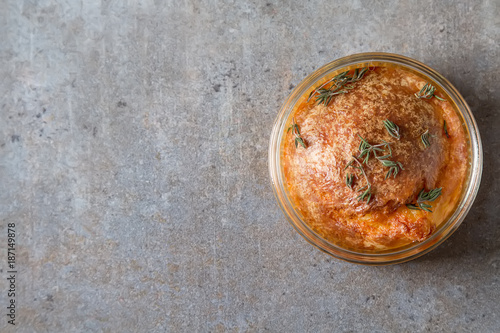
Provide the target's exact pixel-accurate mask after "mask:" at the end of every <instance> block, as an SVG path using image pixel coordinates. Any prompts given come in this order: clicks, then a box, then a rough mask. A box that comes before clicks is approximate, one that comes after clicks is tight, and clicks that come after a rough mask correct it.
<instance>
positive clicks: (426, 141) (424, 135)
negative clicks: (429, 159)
mask: <svg viewBox="0 0 500 333" xmlns="http://www.w3.org/2000/svg"><path fill="white" fill-rule="evenodd" d="M420 138H421V139H422V143H423V144H424V148H427V147H430V145H431V143H430V142H429V130H426V131H425V132H424V133H422V135H421V136H420Z"/></svg>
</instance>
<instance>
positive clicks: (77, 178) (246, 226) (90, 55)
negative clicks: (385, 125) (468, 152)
mask: <svg viewBox="0 0 500 333" xmlns="http://www.w3.org/2000/svg"><path fill="white" fill-rule="evenodd" d="M499 17H500V4H499V1H497V0H490V1H467V0H461V1H419V2H418V3H417V2H416V1H415V2H409V1H408V2H407V1H387V2H383V1H297V2H288V1H275V0H269V1H268V2H259V1H226V2H218V1H166V2H162V1H157V0H155V1H153V0H143V1H104V0H103V1H91V0H88V1H87V0H85V1H55V0H44V1H27V0H26V1H23V0H10V1H9V0H3V1H1V4H0V31H2V34H1V37H0V60H1V62H0V71H1V77H2V80H1V81H0V98H1V102H0V106H1V114H0V189H1V190H0V227H1V228H0V230H1V233H0V244H2V245H1V248H2V256H1V259H0V267H1V269H2V270H1V271H0V274H1V278H0V290H1V295H0V309H3V310H0V313H1V316H0V318H1V319H0V331H2V332H13V331H16V329H17V331H18V332H35V331H36V332H141V331H142V332H164V331H168V332H260V331H271V332H425V331H430V332H499V331H500V319H499V314H500V303H499V299H500V285H499V282H500V281H499V274H500V229H499V223H498V222H499V216H500V205H499V200H498V197H499V195H500V181H499V177H498V170H499V169H500V157H499V153H498V152H499V151H500V139H499V137H500V136H499V134H498V130H499V128H500V121H499V119H500V117H499V116H500V112H499V108H500V97H499V96H500V95H499V94H498V91H499V90H500V81H499V80H498V78H499V77H500V67H499V58H500V53H499V50H500V47H499V41H500V19H499ZM365 51H387V52H395V53H400V54H404V55H407V56H410V57H413V58H416V59H418V60H420V61H422V62H424V63H427V64H428V65H430V66H432V67H434V68H436V69H437V70H438V71H439V72H441V73H442V74H443V75H445V76H446V77H447V78H449V79H450V81H452V82H453V83H454V84H455V85H456V86H457V88H458V89H459V90H460V91H461V92H462V93H463V95H464V96H465V98H466V99H467V101H468V103H469V104H470V106H471V108H472V110H473V112H474V114H475V116H476V119H477V121H478V124H479V127H480V130H481V135H482V138H483V143H484V151H485V156H484V161H485V164H484V174H483V182H482V186H481V189H480V192H479V195H478V198H477V201H476V203H475V205H474V207H473V208H472V210H471V212H470V214H469V216H468V217H467V219H466V220H465V222H464V224H463V225H462V226H461V227H460V228H459V230H458V231H457V232H456V233H455V234H454V235H453V236H452V237H451V238H450V239H449V240H448V241H447V242H445V244H443V245H442V246H440V247H439V248H438V249H436V250H435V251H433V252H432V253H430V254H428V255H426V256H424V257H422V258H420V259H418V260H415V261H413V262H409V263H406V264H402V265H396V266H389V267H363V266H357V265H353V264H349V263H344V262H341V261H338V260H335V259H333V258H331V257H329V256H328V255H326V254H324V253H322V252H320V251H318V250H317V249H315V248H314V247H312V246H311V245H309V244H308V243H307V242H306V241H304V240H303V239H302V238H301V237H300V236H299V235H298V234H296V232H295V231H294V230H293V229H292V227H291V226H290V225H289V224H288V223H287V221H286V220H285V218H284V216H283V215H282V213H281V211H280V210H279V208H278V206H277V204H276V203H275V200H274V197H273V194H272V191H271V187H270V185H269V179H268V172H267V146H268V138H269V135H270V130H271V127H272V124H273V121H274V118H275V116H276V114H277V111H278V109H279V106H280V104H281V103H282V102H283V101H284V99H285V97H286V96H287V94H288V93H289V92H290V91H291V89H292V88H293V87H294V85H297V84H298V83H299V82H300V81H301V80H302V79H303V78H304V77H305V76H306V75H307V74H308V73H310V72H311V71H312V70H314V69H316V68H317V67H319V66H321V65H323V64H324V63H327V62H329V61H331V60H333V59H335V58H338V57H341V56H345V55H348V54H352V53H356V52H365ZM7 223H15V224H16V231H17V252H16V253H17V268H18V277H17V280H16V283H17V284H16V288H17V290H16V292H17V294H16V301H17V317H16V322H17V326H16V327H15V328H13V327H11V325H9V324H7V318H6V316H5V314H6V313H7V310H6V306H7V302H8V297H7V292H6V290H7V289H8V282H7V280H6V279H7V270H8V268H7V259H6V250H5V249H6V244H7Z"/></svg>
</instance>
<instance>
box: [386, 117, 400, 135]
mask: <svg viewBox="0 0 500 333" xmlns="http://www.w3.org/2000/svg"><path fill="white" fill-rule="evenodd" d="M383 123H384V126H385V129H386V130H387V132H389V135H390V136H392V137H394V138H396V139H398V140H399V139H400V138H401V135H400V134H399V126H398V125H396V124H394V123H393V122H392V121H390V120H389V119H386V120H384V121H383Z"/></svg>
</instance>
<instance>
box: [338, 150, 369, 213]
mask: <svg viewBox="0 0 500 333" xmlns="http://www.w3.org/2000/svg"><path fill="white" fill-rule="evenodd" d="M354 162H356V163H358V166H354V165H352V164H353V163H354ZM350 166H352V167H353V168H355V169H358V170H359V171H361V173H362V174H363V176H365V180H366V185H365V186H363V187H362V188H360V189H359V190H358V192H361V191H363V193H361V194H360V195H358V196H357V197H356V198H357V199H358V201H361V200H362V201H364V200H365V199H366V204H369V203H370V200H371V198H372V193H371V191H372V184H370V181H369V180H368V177H367V176H366V173H365V169H364V168H363V164H362V163H361V162H360V161H358V159H357V158H356V157H355V156H354V155H353V156H352V159H351V160H350V161H349V163H347V165H346V166H345V168H344V170H345V169H347V168H348V167H350ZM348 175H349V174H348ZM351 177H352V176H351ZM351 180H352V178H351ZM346 183H347V176H346ZM351 185H352V181H351ZM348 186H349V185H348ZM349 187H350V188H351V189H352V187H351V186H349Z"/></svg>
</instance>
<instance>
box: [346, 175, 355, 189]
mask: <svg viewBox="0 0 500 333" xmlns="http://www.w3.org/2000/svg"><path fill="white" fill-rule="evenodd" d="M353 181H354V174H352V173H349V172H348V173H346V175H345V184H346V185H347V186H348V187H349V188H350V189H351V190H352V182H353Z"/></svg>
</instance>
